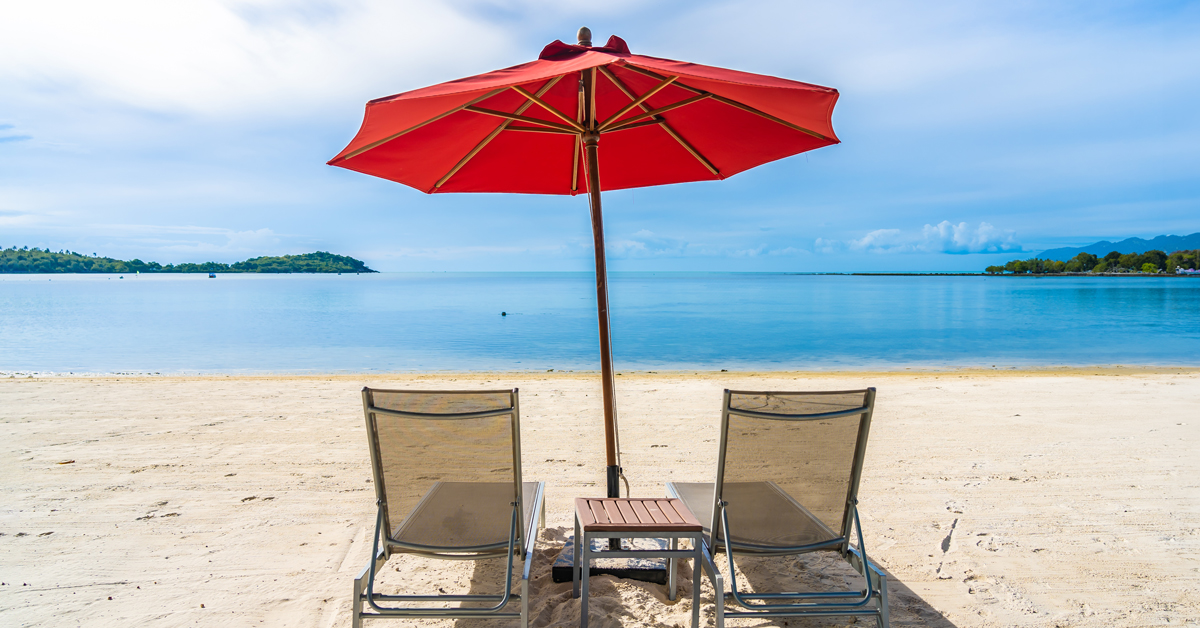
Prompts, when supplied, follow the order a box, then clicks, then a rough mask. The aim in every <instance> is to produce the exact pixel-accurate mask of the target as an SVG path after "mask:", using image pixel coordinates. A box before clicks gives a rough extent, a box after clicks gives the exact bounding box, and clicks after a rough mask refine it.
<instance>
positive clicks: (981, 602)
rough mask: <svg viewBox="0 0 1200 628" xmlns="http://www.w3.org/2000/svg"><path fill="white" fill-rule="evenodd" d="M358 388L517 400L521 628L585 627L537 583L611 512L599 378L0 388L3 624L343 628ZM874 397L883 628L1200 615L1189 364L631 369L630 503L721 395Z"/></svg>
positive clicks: (666, 474) (1198, 466)
mask: <svg viewBox="0 0 1200 628" xmlns="http://www.w3.org/2000/svg"><path fill="white" fill-rule="evenodd" d="M363 385H372V386H384V387H408V388H507V387H519V388H520V389H521V410H522V432H523V443H522V447H523V450H524V473H525V475H526V478H527V479H534V480H543V481H545V482H547V492H548V498H549V507H548V518H549V527H548V529H547V530H546V532H545V533H544V535H543V537H542V539H541V541H540V545H539V547H540V552H539V556H538V560H537V562H536V564H535V568H534V574H535V576H534V583H533V589H534V592H533V596H534V600H533V607H534V625H535V626H539V627H540V626H563V627H565V626H575V625H578V618H579V604H578V601H576V600H572V599H571V596H570V586H571V585H570V584H569V583H567V584H554V583H552V582H551V581H550V576H549V572H550V562H551V560H552V559H553V557H554V555H555V554H556V550H557V547H558V546H559V545H560V544H561V542H562V541H563V539H564V537H565V535H566V534H568V533H569V532H568V531H569V529H570V526H571V510H570V508H571V500H572V498H574V497H576V496H599V495H600V494H601V493H602V492H603V490H604V487H603V464H604V462H603V436H602V434H603V432H602V428H601V411H600V399H599V396H598V393H599V380H598V377H597V376H596V375H594V374H584V373H507V374H496V373H493V374H457V375H456V374H437V375H389V376H361V375H360V376H324V377H321V376H303V377H302V376H261V377H241V376H228V377H227V376H203V377H200V376H198V377H103V378H100V377H96V378H86V377H74V378H72V377H55V378H29V379H21V378H13V379H4V380H0V422H2V423H3V425H4V442H3V444H0V491H2V492H0V504H2V505H0V556H3V559H0V581H2V582H3V583H4V584H3V585H0V625H4V626H74V625H84V626H122V627H124V626H217V625H220V626H313V627H321V628H324V627H329V626H349V625H350V592H351V580H352V578H353V576H354V575H355V574H356V573H357V572H358V571H359V570H360V569H361V568H362V567H363V565H365V563H366V560H367V557H368V554H369V552H370V537H371V530H372V526H373V525H374V513H375V510H374V493H373V488H372V485H371V484H370V483H369V478H370V462H369V459H368V454H367V448H366V437H365V434H364V428H363V416H362V406H361V396H360V394H359V390H360V388H361V387H362V386H363ZM863 386H875V387H877V388H878V390H879V393H878V401H877V406H876V413H875V420H874V424H873V428H872V433H871V439H870V446H869V449H868V454H867V460H866V467H865V473H864V481H863V485H862V489H861V495H860V497H861V511H862V513H863V515H864V521H863V526H864V532H865V534H866V537H867V550H868V552H869V554H870V555H871V556H872V558H873V559H874V560H875V561H876V562H878V563H879V564H880V565H881V566H882V567H883V568H885V569H886V570H887V571H888V572H889V573H890V574H891V576H892V581H891V585H892V586H891V594H892V605H891V606H892V617H893V625H894V626H939V627H951V626H957V627H962V628H966V627H976V626H978V627H983V626H989V627H991V626H997V627H999V626H1046V627H1057V626H1097V627H1098V626H1147V625H1185V624H1189V622H1191V625H1194V623H1195V622H1196V621H1197V620H1196V618H1198V617H1200V456H1198V455H1197V446H1198V445H1200V412H1198V410H1197V409H1198V408H1200V371H1198V370H1195V369H1182V370H1181V369H1138V368H1106V369H1072V370H1033V371H1002V372H995V371H961V372H960V371H943V372H933V371H930V372H900V373H827V374H821V373H817V374H814V373H763V374H756V373H691V372H688V373H661V374H657V373H625V374H623V375H621V376H620V377H618V395H619V397H618V399H619V408H620V410H621V443H622V446H623V450H624V466H625V469H626V475H627V476H628V478H629V480H630V482H631V483H632V492H633V494H634V495H635V496H659V495H662V494H663V482H665V481H668V480H690V481H711V479H712V474H713V470H714V466H715V459H716V453H717V440H716V432H717V421H718V419H719V410H720V403H721V391H722V389H724V388H734V389H738V388H742V389H757V390H771V389H774V390H820V389H826V390H833V389H843V388H854V387H863ZM389 565H390V568H391V567H395V568H399V569H400V571H394V570H393V571H390V572H388V573H387V574H386V578H385V581H387V582H392V583H396V582H401V580H402V579H403V583H404V584H403V585H402V586H404V587H406V588H408V589H409V590H415V589H417V588H419V587H421V586H424V587H426V588H427V589H433V590H436V589H437V588H438V587H441V588H443V589H444V590H445V591H447V592H453V591H461V592H465V591H468V590H471V591H476V592H481V591H485V590H489V589H491V588H492V586H493V585H492V584H491V583H493V582H495V576H496V575H497V574H499V573H501V569H502V565H501V564H500V562H499V561H489V562H486V563H480V564H478V565H475V564H470V563H461V562H436V561H428V560H424V559H402V560H395V561H392V562H391V563H389ZM739 567H740V569H741V570H742V571H743V572H744V573H743V578H744V581H747V582H749V583H750V585H752V586H753V585H755V584H757V585H759V586H763V585H765V584H767V583H769V582H770V581H785V580H797V581H799V582H801V583H804V582H814V583H815V582H819V581H822V580H824V581H827V582H831V581H839V582H840V581H841V580H842V578H843V576H844V575H845V574H847V573H848V572H847V571H846V570H845V569H844V568H843V567H841V566H840V565H838V564H837V563H835V562H833V561H831V560H829V559H826V558H810V559H804V560H799V561H797V560H795V559H780V558H773V559H760V560H757V561H750V560H740V565H739ZM823 568H824V569H827V570H826V571H820V570H821V569H823ZM683 572H684V575H685V576H686V577H685V579H684V586H685V592H684V594H683V595H681V596H680V601H678V602H674V603H668V602H667V601H666V596H665V592H664V590H663V588H662V587H659V586H656V585H649V584H643V583H636V582H628V581H618V580H615V579H613V578H611V577H607V576H604V577H597V578H595V579H593V581H592V592H593V602H592V608H593V613H594V614H593V616H592V625H593V626H597V627H600V628H603V627H607V626H634V627H672V626H677V625H678V626H686V625H688V622H689V619H690V600H689V597H688V595H687V593H686V589H687V588H688V587H690V586H691V580H690V579H689V578H690V575H691V571H690V568H687V567H685V568H684V570H683ZM702 586H703V587H704V588H703V589H702V592H703V596H704V599H705V600H706V602H705V607H704V608H703V609H702V618H703V619H704V621H705V622H706V624H707V625H710V626H711V625H712V624H713V615H712V613H711V609H712V604H711V602H712V599H713V598H712V591H711V588H710V587H709V583H708V581H707V579H705V580H704V581H703V585H702ZM843 623H844V622H843ZM367 625H368V626H371V625H375V626H401V625H425V626H450V625H462V626H468V625H471V626H473V625H506V624H505V623H504V622H494V621H493V622H487V623H484V622H478V621H461V622H459V621H454V620H434V621H424V622H420V623H419V624H414V623H411V622H407V621H404V620H402V621H395V620H392V621H389V622H385V621H383V620H377V621H375V622H373V623H368V624H367ZM730 625H732V626H740V625H745V626H749V625H754V626H758V625H789V626H796V625H831V626H832V625H842V623H839V622H837V621H832V620H831V621H828V622H814V623H807V624H806V623H804V622H797V621H795V620H791V621H780V622H778V623H777V624H768V623H764V622H756V621H740V622H739V621H733V620H731V621H730ZM860 625H862V624H861V622H860Z"/></svg>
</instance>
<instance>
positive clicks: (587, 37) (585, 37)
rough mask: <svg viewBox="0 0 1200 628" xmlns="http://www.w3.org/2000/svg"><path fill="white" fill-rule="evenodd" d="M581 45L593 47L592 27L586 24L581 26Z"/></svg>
mask: <svg viewBox="0 0 1200 628" xmlns="http://www.w3.org/2000/svg"><path fill="white" fill-rule="evenodd" d="M579 45H580V46H587V47H588V48H591V47H592V29H590V28H588V27H586V26H581V27H580V28H579Z"/></svg>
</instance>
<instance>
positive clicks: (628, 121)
mask: <svg viewBox="0 0 1200 628" xmlns="http://www.w3.org/2000/svg"><path fill="white" fill-rule="evenodd" d="M677 84H678V83H677ZM712 97H713V95H712V94H708V93H704V94H697V95H695V96H692V97H691V98H685V99H683V100H680V101H678V102H673V103H671V104H669V105H666V106H663V107H659V108H658V109H651V110H650V111H643V112H642V113H640V114H638V115H636V116H634V117H632V118H626V119H625V120H623V121H621V123H620V124H614V125H612V126H611V127H609V128H607V129H605V131H618V130H621V129H623V128H625V127H627V126H630V125H632V124H636V123H637V122H640V121H642V120H643V119H645V118H650V117H654V116H656V115H659V114H661V113H666V112H668V111H671V110H673V109H678V108H680V107H686V106H687V105H690V104H692V103H697V102H700V101H701V100H704V99H706V98H712Z"/></svg>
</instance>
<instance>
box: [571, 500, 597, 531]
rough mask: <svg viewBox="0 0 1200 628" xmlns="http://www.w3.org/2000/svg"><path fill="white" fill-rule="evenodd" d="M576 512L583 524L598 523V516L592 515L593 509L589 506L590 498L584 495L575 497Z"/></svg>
mask: <svg viewBox="0 0 1200 628" xmlns="http://www.w3.org/2000/svg"><path fill="white" fill-rule="evenodd" d="M575 513H576V515H577V516H578V517H579V523H580V524H581V525H585V526H587V525H591V524H593V523H596V517H595V516H594V515H592V509H591V508H590V507H589V506H588V500H587V499H586V498H583V497H577V498H575Z"/></svg>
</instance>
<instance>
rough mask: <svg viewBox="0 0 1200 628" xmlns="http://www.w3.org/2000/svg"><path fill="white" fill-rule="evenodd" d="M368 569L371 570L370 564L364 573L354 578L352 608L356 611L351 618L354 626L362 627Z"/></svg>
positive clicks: (355, 627) (354, 627)
mask: <svg viewBox="0 0 1200 628" xmlns="http://www.w3.org/2000/svg"><path fill="white" fill-rule="evenodd" d="M368 571H370V567H369V566H368V568H367V569H364V570H363V573H361V574H359V575H358V577H357V578H355V579H354V597H352V598H350V599H351V600H352V602H351V609H350V610H352V611H353V612H354V615H353V619H352V620H350V625H351V626H352V628H362V605H363V602H362V592H363V576H364V575H366V573H367V572H368Z"/></svg>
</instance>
